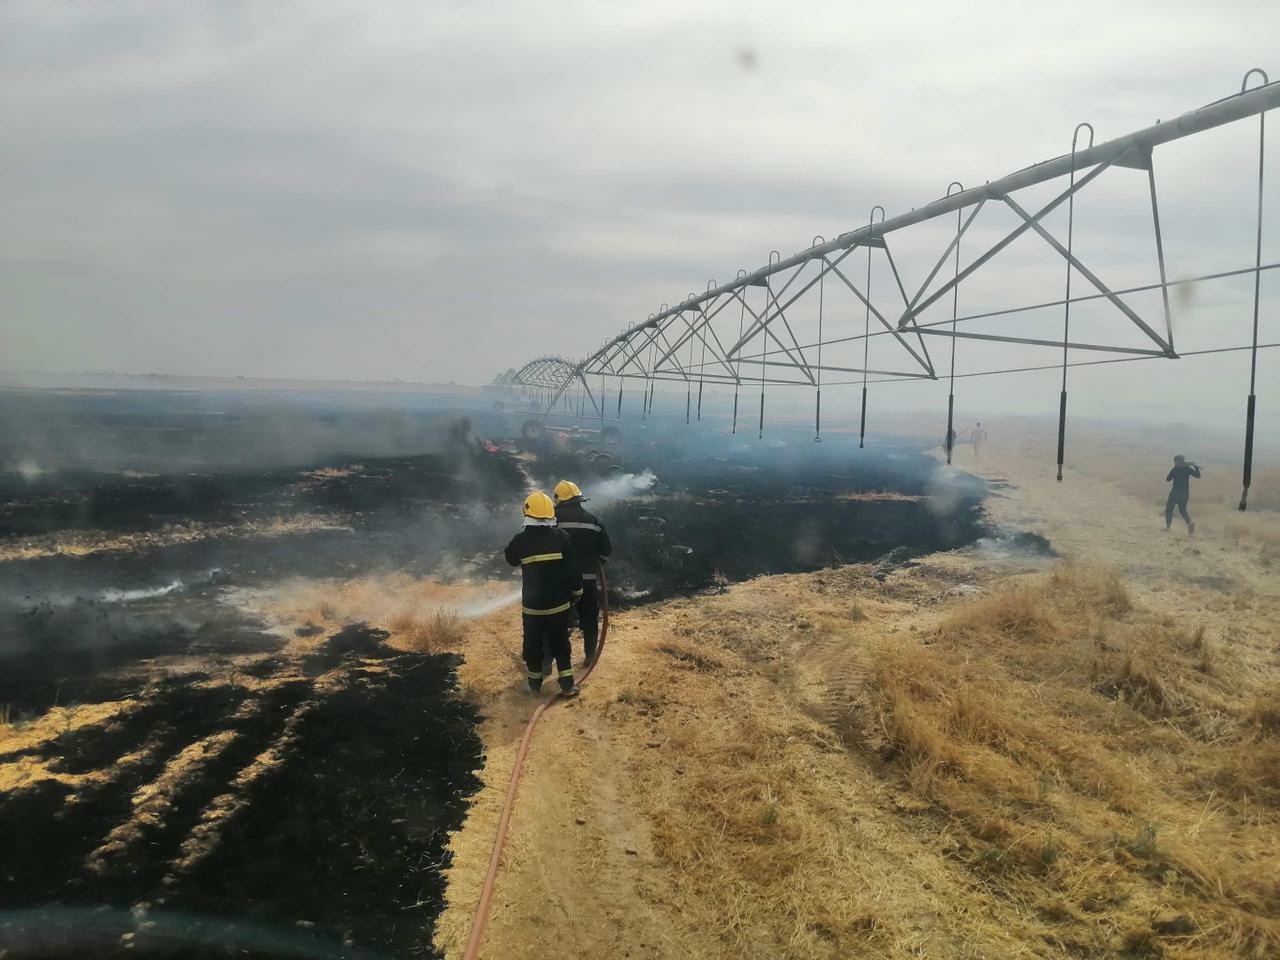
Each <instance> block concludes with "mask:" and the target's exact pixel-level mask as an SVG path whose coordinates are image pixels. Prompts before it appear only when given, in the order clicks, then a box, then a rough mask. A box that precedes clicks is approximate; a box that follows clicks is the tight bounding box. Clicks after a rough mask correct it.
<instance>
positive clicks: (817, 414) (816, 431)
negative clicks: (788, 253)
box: [813, 237, 827, 443]
mask: <svg viewBox="0 0 1280 960" xmlns="http://www.w3.org/2000/svg"><path fill="white" fill-rule="evenodd" d="M825 242H826V240H825V239H824V238H823V237H814V238H813V245H814V246H815V247H816V246H817V245H818V244H820V243H825ZM818 269H819V270H821V269H822V268H821V267H819V268H818ZM826 276H827V274H826V271H825V270H823V271H822V272H821V273H819V274H818V382H817V384H816V386H817V388H818V389H817V393H816V394H815V395H814V402H813V442H814V443H821V442H822V288H823V286H824V282H825V280H826Z"/></svg>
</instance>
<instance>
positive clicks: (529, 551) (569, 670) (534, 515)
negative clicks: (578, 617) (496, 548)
mask: <svg viewBox="0 0 1280 960" xmlns="http://www.w3.org/2000/svg"><path fill="white" fill-rule="evenodd" d="M505 556H506V558H507V563H509V564H511V565H512V566H513V567H519V568H520V573H521V578H522V580H523V581H524V583H523V586H522V588H521V598H522V600H523V601H524V603H523V610H522V614H523V617H522V618H523V621H524V664H525V668H526V669H527V670H528V679H529V689H530V690H531V691H532V692H533V693H537V692H538V691H540V690H541V689H542V680H543V678H544V677H545V676H547V675H548V674H549V673H551V670H550V669H549V668H548V667H546V666H545V664H546V663H547V661H548V660H551V659H554V660H555V663H556V667H558V668H559V672H558V673H556V679H557V680H558V681H559V683H560V694H561V696H565V697H576V696H577V695H578V688H577V686H576V685H575V684H574V682H573V664H572V662H571V649H570V647H569V608H570V607H571V606H573V604H574V603H576V602H577V600H578V598H579V597H581V596H582V575H581V574H580V573H579V571H578V565H577V561H576V560H575V559H574V556H573V541H572V540H570V539H569V535H568V534H567V533H565V532H564V531H563V530H558V529H556V508H555V504H553V503H552V502H551V498H550V497H548V496H547V495H546V494H545V493H542V492H541V491H538V492H536V493H531V494H529V496H528V497H527V498H526V499H525V502H524V529H522V530H521V531H520V532H519V533H517V534H516V535H515V536H514V537H512V539H511V542H510V543H509V544H507V549H506V551H505Z"/></svg>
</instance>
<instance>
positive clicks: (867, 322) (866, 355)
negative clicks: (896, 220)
mask: <svg viewBox="0 0 1280 960" xmlns="http://www.w3.org/2000/svg"><path fill="white" fill-rule="evenodd" d="M877 210H879V211H880V222H881V223H884V207H882V206H880V204H878V203H877V204H876V205H875V206H874V207H872V208H871V213H870V214H868V215H867V230H868V231H869V230H870V229H871V227H872V225H873V224H874V223H875V222H876V211H877ZM870 358H871V245H870V244H867V298H866V312H865V313H864V314H863V317H862V416H861V417H859V418H858V449H859V450H861V449H862V448H863V447H864V446H866V442H867V365H868V364H869V363H870Z"/></svg>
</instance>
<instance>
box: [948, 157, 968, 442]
mask: <svg viewBox="0 0 1280 960" xmlns="http://www.w3.org/2000/svg"><path fill="white" fill-rule="evenodd" d="M952 187H959V188H960V190H961V192H963V191H964V184H963V183H961V182H960V181H959V180H952V181H951V183H950V184H948V185H947V196H948V197H949V196H951V188H952ZM963 233H964V228H963V227H962V226H961V225H960V211H959V210H957V211H956V259H955V279H954V280H953V281H952V282H953V284H954V286H953V287H952V290H951V383H950V386H949V387H948V391H947V436H946V451H947V466H951V454H952V451H953V450H954V449H955V445H956V443H955V435H956V427H955V412H956V315H957V313H958V312H959V309H960V237H961V235H962V234H963Z"/></svg>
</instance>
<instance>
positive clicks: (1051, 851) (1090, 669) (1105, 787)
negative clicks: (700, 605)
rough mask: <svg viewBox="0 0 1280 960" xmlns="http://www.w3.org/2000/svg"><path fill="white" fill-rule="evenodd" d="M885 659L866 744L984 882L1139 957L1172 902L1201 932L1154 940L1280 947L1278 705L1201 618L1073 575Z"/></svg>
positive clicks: (886, 648) (1100, 944) (946, 625)
mask: <svg viewBox="0 0 1280 960" xmlns="http://www.w3.org/2000/svg"><path fill="white" fill-rule="evenodd" d="M1029 653H1031V655H1029ZM876 659H877V661H878V667H877V668H876V669H875V671H874V672H873V673H872V675H871V679H870V684H869V685H870V689H871V691H872V692H873V694H874V698H875V699H874V702H875V703H876V707H877V711H876V713H875V718H874V721H873V722H870V723H869V724H868V728H867V729H866V730H865V731H864V734H865V736H866V739H867V740H868V741H870V742H882V743H883V745H884V746H883V749H882V755H883V756H884V757H885V758H886V759H888V760H889V761H890V762H891V764H892V765H893V767H895V768H896V769H897V770H898V771H899V775H900V776H901V777H902V778H903V781H904V782H905V783H906V784H907V785H908V786H909V787H910V788H911V789H912V790H913V791H914V792H916V793H917V794H918V795H919V796H921V797H922V798H923V799H925V800H928V801H929V802H930V803H931V804H932V808H933V809H934V810H936V811H937V813H938V814H939V815H942V816H945V817H946V818H947V819H948V820H950V821H951V822H953V823H954V824H955V825H956V827H957V828H958V829H959V830H960V831H961V832H962V835H963V837H964V841H963V843H962V850H961V851H960V852H959V855H960V856H962V857H963V858H964V859H965V861H966V862H967V863H968V864H969V865H970V866H971V867H972V869H974V870H975V871H976V872H977V873H979V874H980V875H981V876H983V877H984V878H985V880H986V882H989V883H993V884H997V885H998V886H999V887H1000V888H1001V889H1003V890H1005V891H1006V893H1007V895H1009V896H1012V897H1017V898H1019V899H1022V900H1025V901H1026V902H1031V903H1038V902H1044V903H1050V902H1052V903H1056V904H1058V905H1059V906H1058V907H1057V908H1055V909H1056V910H1057V911H1058V912H1059V913H1063V914H1064V916H1069V917H1080V918H1087V921H1088V922H1084V920H1083V919H1082V920H1081V922H1075V921H1072V922H1068V923H1066V924H1065V927H1067V928H1068V929H1070V928H1076V927H1078V928H1079V929H1078V930H1072V932H1070V933H1069V934H1067V937H1068V939H1069V940H1070V942H1072V943H1077V945H1078V946H1079V948H1080V949H1082V950H1087V951H1104V950H1107V949H1113V948H1121V949H1129V950H1133V949H1137V947H1138V946H1140V945H1141V944H1142V943H1146V942H1147V939H1148V937H1147V934H1149V933H1150V930H1149V928H1148V927H1147V926H1146V925H1145V924H1144V918H1145V917H1146V914H1147V913H1151V912H1153V911H1156V910H1157V909H1170V908H1172V909H1174V910H1176V911H1178V912H1179V913H1181V914H1185V915H1186V916H1187V917H1188V918H1189V922H1190V923H1191V924H1193V925H1194V931H1195V932H1194V933H1192V932H1188V933H1187V934H1185V935H1183V936H1181V937H1177V938H1172V939H1169V938H1164V939H1163V940H1162V942H1163V943H1164V947H1163V948H1162V947H1159V945H1158V944H1157V945H1156V946H1155V947H1152V949H1165V948H1167V949H1168V950H1169V951H1172V952H1171V953H1169V955H1171V956H1176V955H1179V954H1178V951H1180V950H1183V949H1186V950H1188V951H1192V950H1200V949H1203V948H1209V947H1213V948H1218V949H1222V950H1226V951H1229V953H1230V955H1233V956H1245V957H1254V958H1258V960H1261V958H1263V957H1274V956H1277V955H1280V923H1277V921H1276V919H1275V918H1276V916H1277V914H1278V913H1280V888H1278V886H1277V882H1276V877H1277V876H1280V842H1278V838H1280V834H1277V832H1276V827H1277V825H1278V824H1280V817H1277V810H1276V809H1275V804H1276V800H1277V797H1278V796H1280V791H1278V788H1280V744H1277V743H1276V742H1275V740H1274V739H1272V738H1273V737H1274V734H1273V733H1267V731H1268V730H1273V729H1274V727H1273V726H1272V725H1273V724H1274V721H1275V714H1274V712H1273V711H1274V707H1275V704H1274V701H1273V700H1272V699H1271V698H1270V696H1269V695H1268V694H1266V693H1263V692H1262V691H1260V690H1258V688H1257V683H1258V680H1257V678H1254V677H1251V676H1250V674H1249V673H1248V672H1247V671H1244V670H1241V669H1239V668H1238V665H1237V664H1235V663H1234V662H1233V661H1232V660H1231V658H1230V657H1229V656H1228V655H1227V654H1225V653H1224V652H1223V651H1222V650H1221V649H1219V647H1218V646H1217V645H1215V644H1214V643H1213V642H1212V641H1211V640H1209V639H1208V637H1207V636H1206V631H1205V630H1204V628H1203V627H1201V628H1199V629H1197V630H1195V631H1193V632H1192V633H1190V634H1187V633H1183V632H1181V631H1180V630H1178V629H1176V628H1174V627H1171V626H1170V625H1169V624H1167V623H1166V622H1164V620H1163V619H1162V618H1160V617H1159V616H1157V615H1155V614H1153V613H1151V612H1149V611H1144V610H1141V609H1139V608H1137V607H1135V605H1134V604H1133V602H1132V601H1131V600H1130V599H1129V597H1128V595H1127V593H1126V591H1125V590H1124V588H1123V585H1122V584H1120V583H1119V581H1118V580H1117V579H1116V578H1115V577H1114V576H1113V575H1111V574H1107V573H1104V572H1098V571H1089V570H1084V569H1080V568H1072V567H1063V568H1059V569H1058V570H1055V571H1054V572H1053V573H1051V574H1050V575H1048V576H1047V577H1041V578H1031V579H1027V580H1023V581H1021V582H1017V583H1013V584H1009V585H1007V586H1006V587H1004V588H1002V589H1000V590H998V591H997V592H995V593H994V594H992V595H991V596H989V597H986V598H983V599H981V600H978V601H975V602H974V603H972V604H970V605H968V606H967V607H965V608H963V609H961V610H960V611H958V612H956V613H955V614H953V615H951V616H949V617H947V618H946V619H944V620H943V621H942V622H941V623H940V624H939V626H938V627H937V628H936V630H935V631H934V634H933V636H932V637H931V642H930V644H929V645H928V646H924V645H920V644H915V643H911V644H906V645H901V644H892V645H888V644H886V645H883V646H881V647H880V648H878V650H877V657H876ZM1063 904H1065V905H1066V906H1065V907H1064V906H1062V905H1063ZM1108 930H1127V931H1129V932H1130V933H1129V934H1125V935H1124V936H1121V937H1120V938H1119V940H1115V939H1114V938H1111V937H1109V936H1108V935H1107V933H1106V931H1108ZM1134 931H1137V933H1135V932H1134ZM1142 931H1147V933H1142ZM1139 934H1141V935H1139ZM1126 937H1127V938H1128V939H1126ZM1131 941H1132V942H1131ZM1063 942H1064V944H1067V943H1068V940H1064V941H1063ZM1143 949H1147V948H1146V947H1143ZM1187 955H1188V956H1190V955H1200V954H1193V953H1191V952H1188V953H1187Z"/></svg>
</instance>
